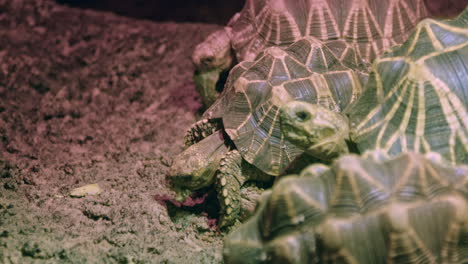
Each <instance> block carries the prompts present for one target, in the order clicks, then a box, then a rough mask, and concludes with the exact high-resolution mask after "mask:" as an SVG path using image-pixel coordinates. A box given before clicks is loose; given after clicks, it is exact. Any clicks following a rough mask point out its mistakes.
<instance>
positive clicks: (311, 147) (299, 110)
mask: <svg viewBox="0 0 468 264" xmlns="http://www.w3.org/2000/svg"><path fill="white" fill-rule="evenodd" d="M280 120H281V121H280V122H281V129H282V131H283V133H284V135H285V137H286V139H287V140H289V141H291V142H292V143H293V144H295V145H296V146H298V147H299V148H301V149H302V150H304V151H305V152H306V153H307V154H309V155H311V156H314V157H317V158H319V159H322V160H331V159H333V158H335V157H337V156H339V155H341V154H344V153H348V152H349V151H348V147H347V144H346V140H347V139H348V137H349V125H348V119H347V118H346V117H345V116H344V115H342V114H340V113H337V112H333V111H331V110H329V109H328V108H325V107H323V106H320V105H317V104H310V103H306V102H300V101H293V102H291V103H288V104H286V105H285V106H283V107H282V108H281V113H280Z"/></svg>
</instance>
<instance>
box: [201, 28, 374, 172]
mask: <svg viewBox="0 0 468 264" xmlns="http://www.w3.org/2000/svg"><path fill="white" fill-rule="evenodd" d="M351 69H353V70H351ZM366 73H367V67H366V65H364V64H362V60H361V59H360V58H359V57H358V56H357V54H356V52H355V51H354V50H353V49H352V48H351V46H350V45H348V44H346V43H345V42H344V41H339V40H336V41H329V42H326V43H323V42H321V41H319V40H317V39H315V38H312V37H308V38H304V39H301V40H299V41H297V42H295V43H293V44H292V45H290V46H289V47H288V48H286V49H284V50H283V49H281V48H279V47H270V48H267V49H266V50H265V51H264V52H262V53H260V54H259V55H258V57H257V58H256V60H255V61H254V62H243V63H241V64H239V65H238V66H236V67H235V68H234V69H233V70H232V71H231V73H230V76H229V78H228V80H227V84H226V86H225V91H224V92H223V94H222V95H221V98H220V99H219V100H218V101H217V102H215V104H214V105H213V106H212V107H211V108H210V109H208V110H207V112H206V113H205V117H207V118H216V117H222V118H223V124H224V129H225V131H226V132H227V134H228V135H229V137H230V138H231V140H233V141H234V143H235V145H236V147H237V149H238V150H239V152H240V153H241V155H242V157H243V158H244V159H245V160H246V161H248V162H249V163H251V164H253V165H255V166H256V167H258V168H259V169H261V170H262V171H264V172H265V173H268V174H271V175H278V174H280V173H281V172H283V171H284V170H285V168H286V167H287V166H288V165H290V163H291V162H292V161H293V160H294V159H295V158H296V157H297V156H298V155H300V154H302V152H303V151H302V150H300V149H299V148H297V147H296V146H295V145H293V144H292V143H290V142H288V141H287V140H285V138H284V136H283V134H282V132H281V129H280V124H279V108H280V107H281V106H282V105H284V104H286V103H287V102H290V101H292V100H301V101H306V102H310V103H317V104H320V105H322V106H325V107H327V108H329V109H331V110H333V111H337V112H339V111H342V110H343V109H344V108H345V107H346V106H347V105H349V104H350V103H351V102H353V101H354V100H356V98H357V97H358V96H359V95H360V93H361V90H362V86H361V83H363V82H365V81H366V79H367V74H366Z"/></svg>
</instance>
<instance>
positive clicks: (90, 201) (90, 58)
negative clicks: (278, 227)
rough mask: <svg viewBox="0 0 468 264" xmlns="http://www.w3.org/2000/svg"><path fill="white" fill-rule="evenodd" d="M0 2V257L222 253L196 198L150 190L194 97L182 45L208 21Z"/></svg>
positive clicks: (154, 259) (212, 259)
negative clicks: (88, 191) (188, 205)
mask: <svg viewBox="0 0 468 264" xmlns="http://www.w3.org/2000/svg"><path fill="white" fill-rule="evenodd" d="M0 10H1V12H0V263H218V262H220V261H221V248H222V234H220V233H219V232H218V231H217V230H216V229H215V228H211V227H210V226H209V224H208V223H209V222H210V221H211V220H210V219H209V218H210V217H209V216H207V212H206V210H205V209H204V207H198V208H195V209H193V210H188V209H181V208H176V207H175V206H171V205H166V204H165V203H163V202H161V201H158V199H156V198H155V197H164V196H171V195H172V193H171V191H170V189H169V188H168V186H167V182H166V179H165V177H166V174H167V171H168V168H169V166H170V164H171V162H172V159H173V157H174V156H175V155H176V154H177V153H179V152H180V151H181V150H182V139H183V135H184V132H185V130H186V128H187V127H188V126H189V125H190V124H191V123H193V122H194V121H195V120H196V118H197V114H198V113H199V108H200V106H201V104H200V100H199V98H198V96H197V94H196V92H195V88H194V84H193V82H192V73H193V66H192V64H191V61H190V55H191V52H192V50H193V48H194V45H196V44H197V43H198V42H200V41H202V39H203V38H204V37H205V36H206V35H207V34H209V33H210V32H212V31H214V30H215V29H217V27H216V26H210V25H201V24H171V23H154V22H149V21H143V20H135V19H128V18H122V17H118V16H116V15H113V14H110V13H102V12H95V11H85V10H78V9H72V8H69V7H64V6H60V5H57V4H54V3H53V2H52V1H49V0H0ZM93 183H97V184H99V185H100V187H101V188H102V193H101V194H99V195H92V196H86V197H83V198H72V197H70V196H69V194H70V191H71V190H72V189H74V188H77V187H80V186H84V185H87V184H93Z"/></svg>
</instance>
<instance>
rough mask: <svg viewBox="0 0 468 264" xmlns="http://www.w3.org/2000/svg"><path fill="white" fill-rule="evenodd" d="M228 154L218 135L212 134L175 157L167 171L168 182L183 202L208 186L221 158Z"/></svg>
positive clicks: (222, 140) (178, 198) (177, 198)
mask: <svg viewBox="0 0 468 264" xmlns="http://www.w3.org/2000/svg"><path fill="white" fill-rule="evenodd" d="M227 152H228V148H227V146H226V145H225V141H224V139H223V138H222V135H220V133H214V134H212V135H210V136H208V137H206V138H205V139H203V140H202V141H200V142H198V143H196V144H194V145H191V146H190V147H189V148H187V149H186V150H185V151H183V152H182V153H180V154H179V155H177V156H176V157H175V159H174V162H173V164H172V166H171V169H170V171H169V180H170V182H171V184H172V185H173V189H174V190H175V191H176V193H177V197H176V200H184V199H185V198H186V196H187V195H189V194H190V193H191V192H192V191H195V190H198V189H201V188H204V187H207V186H209V185H210V184H212V183H213V181H214V178H215V177H214V176H215V173H216V171H217V170H218V167H219V162H220V160H221V158H222V157H224V155H225V154H226V153H227Z"/></svg>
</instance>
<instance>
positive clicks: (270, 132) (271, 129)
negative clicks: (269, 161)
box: [249, 105, 279, 156]
mask: <svg viewBox="0 0 468 264" xmlns="http://www.w3.org/2000/svg"><path fill="white" fill-rule="evenodd" d="M273 107H274V105H271V106H270V107H269V108H268V110H267V112H266V113H265V115H263V116H262V119H260V121H259V122H258V125H259V126H260V124H261V123H262V122H263V120H265V118H266V116H267V115H268V113H269V112H270V110H271V109H272V108H273ZM278 114H279V111H278V110H276V112H275V116H274V117H273V121H272V122H271V124H272V125H271V126H270V129H269V130H268V133H267V136H266V138H265V139H263V142H262V144H260V146H259V147H258V148H257V149H256V150H255V152H254V153H253V156H257V155H258V152H260V149H261V148H262V147H263V146H264V145H265V143H266V142H267V141H268V139H269V138H270V137H271V134H272V133H273V127H274V125H273V124H274V123H275V122H276V118H277V117H278ZM254 138H255V137H252V141H251V143H250V147H249V149H251V148H252V145H253V143H254Z"/></svg>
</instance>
